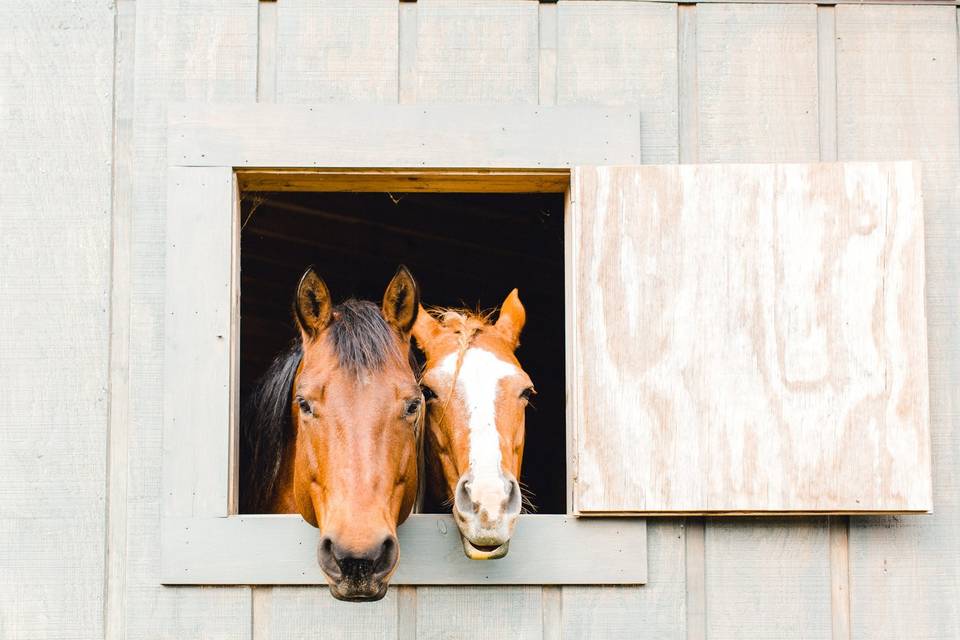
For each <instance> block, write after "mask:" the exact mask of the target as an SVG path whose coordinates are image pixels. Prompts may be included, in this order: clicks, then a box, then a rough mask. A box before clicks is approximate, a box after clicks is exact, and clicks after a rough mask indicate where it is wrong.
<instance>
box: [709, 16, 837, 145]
mask: <svg viewBox="0 0 960 640" xmlns="http://www.w3.org/2000/svg"><path fill="white" fill-rule="evenodd" d="M697 68H698V74H699V76H698V77H699V83H698V85H699V96H698V97H699V101H700V108H699V116H700V162H803V161H813V160H816V159H817V158H818V156H819V142H818V137H817V123H818V115H817V9H816V7H815V6H814V5H773V4H770V5H762V4H751V5H746V4H700V5H698V6H697Z"/></svg>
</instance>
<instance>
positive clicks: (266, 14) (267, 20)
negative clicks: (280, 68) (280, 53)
mask: <svg viewBox="0 0 960 640" xmlns="http://www.w3.org/2000/svg"><path fill="white" fill-rule="evenodd" d="M257 12H258V15H259V18H260V24H259V28H258V29H257V102H276V99H277V3H276V2H258V3H257Z"/></svg>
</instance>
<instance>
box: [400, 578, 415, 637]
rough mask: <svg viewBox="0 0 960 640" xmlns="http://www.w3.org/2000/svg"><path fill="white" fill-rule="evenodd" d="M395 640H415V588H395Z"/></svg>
mask: <svg viewBox="0 0 960 640" xmlns="http://www.w3.org/2000/svg"><path fill="white" fill-rule="evenodd" d="M397 640H417V588H416V587H397Z"/></svg>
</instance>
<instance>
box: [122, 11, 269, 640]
mask: <svg viewBox="0 0 960 640" xmlns="http://www.w3.org/2000/svg"><path fill="white" fill-rule="evenodd" d="M136 14H137V15H136V45H135V75H136V80H135V98H134V104H135V106H134V127H133V138H134V145H135V151H134V161H135V171H134V210H133V223H132V225H133V227H132V256H133V264H132V288H131V332H130V341H131V350H130V403H131V404H130V409H131V410H130V423H129V434H128V438H129V443H130V447H129V486H128V492H127V493H128V503H127V516H128V517H127V559H128V560H127V562H128V563H127V580H126V583H127V585H126V586H127V591H126V596H125V601H126V607H127V611H128V612H129V614H128V615H127V620H126V627H125V629H124V630H123V633H122V636H123V637H126V638H129V639H130V640H134V639H137V638H144V639H151V640H152V639H155V638H186V637H204V638H231V639H235V638H247V637H249V635H250V616H251V613H250V607H251V604H250V590H249V589H248V588H246V587H231V588H223V589H220V588H218V589H197V588H189V589H169V588H165V587H162V586H160V584H159V581H160V579H159V575H160V558H159V551H160V540H159V530H160V526H159V525H160V522H159V519H160V504H161V499H162V498H161V487H160V484H161V482H160V477H161V432H162V427H163V416H162V408H161V407H162V389H160V387H159V385H158V380H160V379H161V373H162V367H163V353H164V337H163V322H164V320H163V310H164V287H165V276H164V262H165V250H164V229H165V226H166V223H165V221H166V189H167V180H166V139H167V134H166V114H167V107H168V105H169V103H170V102H171V101H210V102H233V103H242V102H253V101H254V100H255V99H256V90H257V21H258V17H257V2H256V0H224V1H213V0H179V1H170V0H143V1H138V2H137V6H136Z"/></svg>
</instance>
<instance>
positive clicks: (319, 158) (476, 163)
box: [168, 104, 640, 169]
mask: <svg viewBox="0 0 960 640" xmlns="http://www.w3.org/2000/svg"><path fill="white" fill-rule="evenodd" d="M333 125H335V126H333ZM168 154H169V163H170V165H180V166H202V167H210V166H228V167H229V166H233V167H349V168H362V167H397V168H412V167H442V168H449V169H456V168H510V169H514V168H518V167H520V168H529V169H551V168H554V169H556V168H563V167H569V166H571V164H577V163H580V164H584V163H590V164H635V163H639V162H640V118H639V117H637V114H636V113H635V112H634V111H633V110H632V109H627V108H617V107H582V106H581V107H577V106H569V107H536V106H523V105H490V106H476V105H460V106H446V105H437V106H428V107H416V106H412V105H390V106H387V105H367V104H350V105H337V104H326V105H316V106H312V107H309V106H302V105H286V104H259V105H257V106H256V107H255V108H251V107H250V106H247V105H236V104H223V105H216V106H210V105H198V104H180V105H177V106H175V107H172V108H171V112H170V144H169V148H168Z"/></svg>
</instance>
